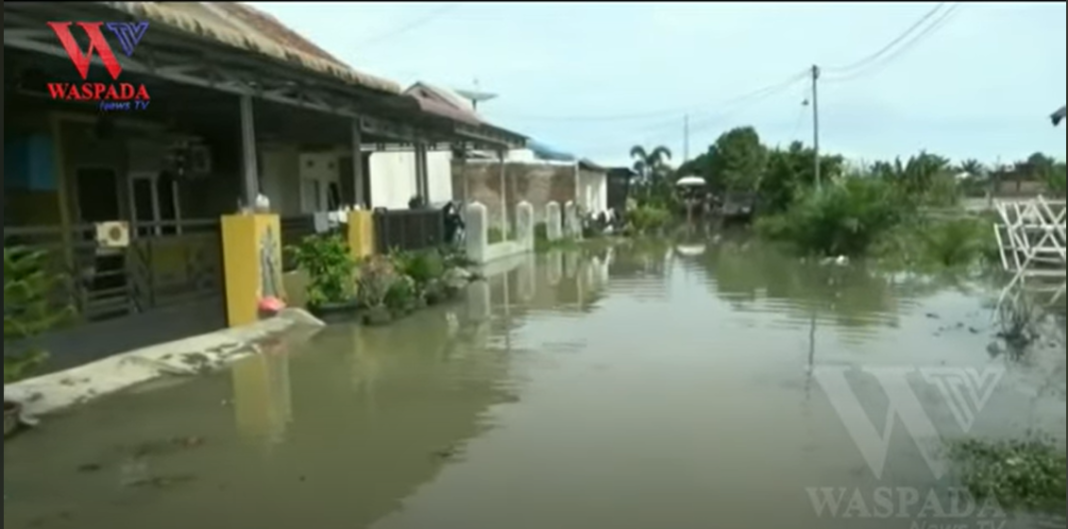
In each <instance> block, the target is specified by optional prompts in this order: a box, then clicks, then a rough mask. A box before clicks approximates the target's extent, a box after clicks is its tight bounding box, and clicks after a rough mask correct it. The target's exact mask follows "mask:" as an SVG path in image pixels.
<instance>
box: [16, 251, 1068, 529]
mask: <svg viewBox="0 0 1068 529" xmlns="http://www.w3.org/2000/svg"><path fill="white" fill-rule="evenodd" d="M700 245H704V247H703V248H698V246H700ZM699 250H703V251H699ZM500 268H501V269H500V270H497V273H495V274H492V276H491V277H490V278H489V280H488V281H485V282H476V283H473V284H471V285H470V287H469V288H468V290H467V291H466V293H465V297H464V299H463V300H461V301H459V302H457V303H454V304H450V305H446V306H442V307H436V308H433V309H429V310H426V311H422V312H419V313H417V314H415V315H412V316H411V317H409V318H406V319H404V320H402V321H399V322H396V323H395V324H394V325H392V326H388V327H382V328H364V327H357V326H334V327H331V328H328V329H326V330H324V331H322V332H321V333H320V334H318V335H316V336H315V337H314V338H312V339H310V340H309V341H307V342H306V343H302V344H300V345H293V344H277V347H274V348H272V347H271V346H266V347H264V351H263V352H262V354H260V355H257V356H255V357H252V358H249V359H248V360H246V361H244V362H241V363H239V364H237V365H235V366H234V369H233V370H232V371H231V372H229V373H226V374H221V375H220V376H215V377H206V378H202V379H197V380H194V381H192V382H190V383H187V384H183V385H181V386H177V387H175V388H171V389H168V390H161V391H154V392H143V393H140V394H137V395H122V396H118V397H116V398H113V399H104V400H101V401H100V402H99V403H97V404H94V405H92V406H89V407H87V408H86V409H85V410H82V411H79V413H76V414H71V415H70V416H66V417H57V418H55V419H53V420H50V421H48V422H47V423H46V428H45V429H43V430H41V431H40V432H35V433H34V434H32V436H28V437H25V438H22V439H17V440H16V441H15V442H14V443H11V444H9V445H8V446H5V449H6V450H5V493H7V494H9V495H10V496H9V497H10V499H9V501H8V502H7V504H6V505H5V513H4V517H5V525H7V526H10V527H15V528H23V527H30V526H31V522H34V521H35V520H40V519H41V518H42V517H47V522H48V523H47V524H46V526H48V527H60V528H63V527H70V528H74V527H109V528H115V529H134V528H140V527H145V526H148V525H151V526H152V527H161V528H163V529H168V528H175V529H177V528H179V527H182V528H185V527H189V526H207V527H214V526H216V525H220V524H222V525H227V526H233V527H270V528H273V527H299V526H303V525H307V524H309V523H310V524H312V525H315V526H316V527H322V528H324V529H329V528H334V527H337V528H342V527H344V528H346V529H423V528H433V529H438V528H440V529H449V528H453V527H456V528H464V529H467V528H472V529H474V528H482V527H486V528H498V527H500V528H508V529H528V528H530V529H544V528H546V527H552V528H558V529H588V528H591V527H613V528H615V529H645V528H648V527H657V526H662V525H665V524H666V525H668V526H671V527H708V526H715V527H746V528H748V527H798V528H799V529H827V528H829V527H836V528H837V527H842V528H850V527H857V526H858V525H857V524H855V523H854V522H855V520H853V521H842V522H843V523H833V522H839V521H840V520H824V519H818V518H816V517H814V516H813V512H812V509H811V506H810V505H809V503H808V500H807V498H806V496H805V495H804V489H805V487H809V486H825V485H834V486H850V487H852V486H858V487H859V486H867V485H870V484H871V483H872V481H873V480H872V478H870V477H869V476H868V475H867V474H866V470H865V467H864V462H863V459H862V457H861V456H860V454H859V453H858V452H857V447H856V446H855V445H854V444H852V441H851V440H850V439H849V437H848V436H847V435H846V434H845V433H844V431H843V427H842V424H841V421H840V420H839V419H838V418H837V417H836V416H835V415H834V413H833V411H832V410H831V407H830V406H829V404H828V399H827V398H826V396H825V395H824V394H823V393H822V392H821V391H820V389H819V386H818V385H817V384H815V383H814V382H813V381H812V378H811V372H812V368H813V367H815V366H819V365H827V364H841V363H851V364H862V363H869V362H871V363H885V364H889V365H902V364H910V363H911V364H917V365H929V364H934V365H939V364H941V363H948V364H950V365H966V366H971V365H985V363H986V362H988V361H989V358H988V357H987V355H986V354H985V347H986V345H987V342H988V340H989V338H990V332H991V331H990V329H989V328H988V327H981V321H985V322H986V325H987V326H989V312H988V311H984V310H983V308H982V299H983V297H982V296H978V295H977V294H976V293H974V292H972V291H969V290H967V288H970V287H971V285H970V284H969V283H968V282H967V281H963V282H961V281H953V280H951V279H950V278H933V279H932V278H920V277H910V276H899V275H894V274H890V273H886V272H883V271H879V270H876V269H871V268H868V269H866V268H862V267H834V266H820V265H819V264H814V263H804V262H801V261H799V260H798V259H794V258H789V257H786V256H784V255H781V254H778V253H776V252H775V251H774V250H773V249H771V248H768V247H764V246H761V245H759V244H754V243H750V242H747V241H744V240H741V239H733V238H731V237H724V238H722V239H719V240H716V239H708V240H704V239H696V240H694V241H686V242H685V243H684V244H681V245H675V244H672V243H669V242H667V241H630V242H628V243H627V244H624V245H621V246H618V247H615V248H607V249H603V250H598V251H595V252H593V251H589V252H581V253H564V252H553V253H549V254H546V255H540V256H536V257H533V256H530V257H524V258H522V259H517V260H515V261H513V262H510V263H509V264H508V266H501V267H500ZM974 288H976V289H978V291H981V286H976V287H974ZM994 297H996V296H991V299H994ZM1060 321H1061V325H1063V319H1062V320H1060ZM961 324H962V326H961V327H958V325H961ZM971 326H975V327H976V330H977V331H978V332H975V333H973V332H971V329H969V327H971ZM282 349H285V351H286V352H287V353H288V354H278V353H280V352H282V351H281V350H282ZM1058 359H1059V361H1058ZM1031 362H1033V363H1032V364H1030V365H1029V366H1025V367H1027V369H1026V371H1025V372H1022V373H1021V374H1020V375H1019V380H1024V379H1026V377H1028V376H1033V377H1034V380H1032V381H1030V382H1029V384H1030V386H1029V387H1032V388H1034V389H1035V393H1034V394H1029V395H1027V396H1026V399H1024V400H1025V402H1024V403H1023V404H1021V405H1017V404H1016V403H1015V401H1013V403H1012V405H1011V406H1009V405H1006V406H1004V407H1005V411H1004V412H1005V413H1006V414H1008V416H1009V419H1008V420H1004V421H1001V420H1000V419H1001V417H1000V416H999V417H998V419H999V421H998V422H997V424H996V425H997V426H998V427H1001V428H1010V429H1016V428H1020V431H1022V429H1024V428H1026V427H1028V426H1035V425H1038V426H1045V425H1048V424H1049V423H1050V422H1051V419H1050V417H1052V418H1053V419H1052V422H1053V423H1057V422H1058V421H1059V422H1060V424H1061V425H1063V417H1064V412H1063V404H1064V402H1063V398H1064V397H1063V389H1064V353H1063V346H1062V348H1061V351H1060V352H1055V351H1044V352H1042V353H1041V354H1034V355H1032V360H1031ZM1024 365H1025V363H1024V362H1021V366H1024ZM1021 370H1023V368H1021ZM1014 383H1017V382H1014ZM924 398H925V399H929V398H930V396H929V395H925V396H924ZM925 402H926V401H925ZM231 406H232V407H233V409H230V407H231ZM1057 406H1060V409H1059V410H1058V409H1057ZM943 415H946V414H943ZM947 416H948V415H947ZM235 425H236V433H235ZM1021 425H1022V426H1021ZM190 435H192V436H200V437H203V438H204V439H205V441H206V442H205V444H204V445H203V446H200V447H197V448H195V449H189V450H182V451H180V452H178V453H175V454H168V455H166V456H164V455H154V456H150V457H149V458H147V459H136V458H134V459H131V458H130V457H128V456H129V452H128V449H127V448H126V447H128V446H129V445H131V444H137V443H139V442H141V441H146V440H153V439H159V438H162V439H170V438H172V437H174V436H190ZM250 439H251V440H252V441H251V442H254V443H256V444H258V445H259V446H263V447H265V448H266V450H250V449H249V444H250V441H249V440H250ZM900 444H902V443H895V444H894V449H893V452H894V453H893V454H891V456H890V457H891V461H892V462H891V463H890V464H891V465H892V466H893V470H894V472H893V473H894V474H895V480H899V481H901V482H904V483H907V484H914V483H927V482H928V481H929V479H930V478H929V474H928V473H927V470H926V468H925V467H924V465H923V462H922V461H920V460H919V459H918V456H914V455H913V454H914V452H915V448H914V447H912V446H911V445H910V446H906V447H904V448H901V447H899V446H898V445H900ZM904 444H908V443H904ZM86 463H97V464H99V465H100V466H101V469H102V470H101V471H99V472H96V473H78V472H77V471H76V469H78V468H79V467H80V466H83V465H84V464H86ZM174 473H187V474H192V475H193V476H195V480H194V481H192V482H174V483H173V484H172V485H170V486H169V488H161V489H143V488H142V489H133V488H129V487H126V486H124V485H123V483H124V482H122V481H120V480H119V478H122V477H123V476H125V478H126V482H130V481H131V479H133V478H131V477H130V476H134V477H135V478H136V479H135V480H136V481H137V482H142V483H143V482H151V479H152V478H153V477H158V476H160V475H163V476H167V475H173V474H174ZM924 480H928V481H924ZM769 504H771V505H775V507H776V508H775V509H768V508H767V505H769ZM63 511H66V512H67V513H68V514H69V516H68V518H67V519H66V521H64V519H63V518H62V517H58V516H57V515H56V514H57V513H59V512H63ZM898 521H899V520H898ZM829 522H832V523H829ZM906 525H907V524H906ZM897 526H900V524H897ZM875 527H883V526H881V525H876V526H875Z"/></svg>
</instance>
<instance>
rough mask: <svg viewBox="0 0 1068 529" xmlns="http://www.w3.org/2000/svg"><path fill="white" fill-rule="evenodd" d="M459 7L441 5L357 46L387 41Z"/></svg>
mask: <svg viewBox="0 0 1068 529" xmlns="http://www.w3.org/2000/svg"><path fill="white" fill-rule="evenodd" d="M457 7H460V4H446V5H444V6H440V7H438V8H437V9H435V10H433V11H431V12H429V13H427V14H426V15H424V16H422V17H419V18H417V19H415V20H412V21H411V22H408V23H407V24H404V25H403V26H400V27H398V28H395V29H392V30H389V31H386V32H384V33H380V34H379V35H376V36H374V37H371V38H370V39H367V40H365V41H363V42H362V43H360V44H358V45H357V46H356V47H357V48H359V49H364V48H367V47H368V46H372V45H374V44H379V43H381V42H384V41H386V39H389V38H392V37H396V36H398V35H401V34H403V33H407V32H409V31H411V30H413V29H415V28H417V27H419V26H422V25H425V24H427V23H429V22H432V21H433V20H434V19H436V18H438V17H440V16H441V15H444V14H445V13H448V12H449V11H452V10H454V9H456V8H457Z"/></svg>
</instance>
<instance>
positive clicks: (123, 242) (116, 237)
mask: <svg viewBox="0 0 1068 529" xmlns="http://www.w3.org/2000/svg"><path fill="white" fill-rule="evenodd" d="M96 244H97V246H98V247H100V248H107V249H112V248H126V247H127V246H129V245H130V225H129V223H127V222H126V221H123V220H115V221H109V222H98V223H97V224H96Z"/></svg>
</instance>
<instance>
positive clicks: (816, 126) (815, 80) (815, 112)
mask: <svg viewBox="0 0 1068 529" xmlns="http://www.w3.org/2000/svg"><path fill="white" fill-rule="evenodd" d="M819 85H820V67H819V66H816V65H812V150H813V152H814V153H815V156H814V158H815V159H816V160H815V164H816V165H815V170H816V173H815V174H816V189H823V175H821V174H820V87H819Z"/></svg>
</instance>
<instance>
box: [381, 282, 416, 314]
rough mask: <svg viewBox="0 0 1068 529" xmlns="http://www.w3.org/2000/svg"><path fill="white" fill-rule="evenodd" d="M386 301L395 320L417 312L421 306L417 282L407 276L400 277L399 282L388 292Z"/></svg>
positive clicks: (391, 286) (392, 285) (394, 283)
mask: <svg viewBox="0 0 1068 529" xmlns="http://www.w3.org/2000/svg"><path fill="white" fill-rule="evenodd" d="M384 301H385V305H386V307H387V308H388V309H389V311H390V313H392V314H393V318H394V319H397V318H400V317H402V316H407V315H408V314H411V313H412V312H415V309H416V308H418V305H419V293H418V291H417V289H416V286H415V280H413V279H412V278H411V277H408V276H405V275H398V276H397V280H396V281H394V282H393V284H391V285H390V287H389V290H388V291H386V297H385V300H384Z"/></svg>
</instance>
